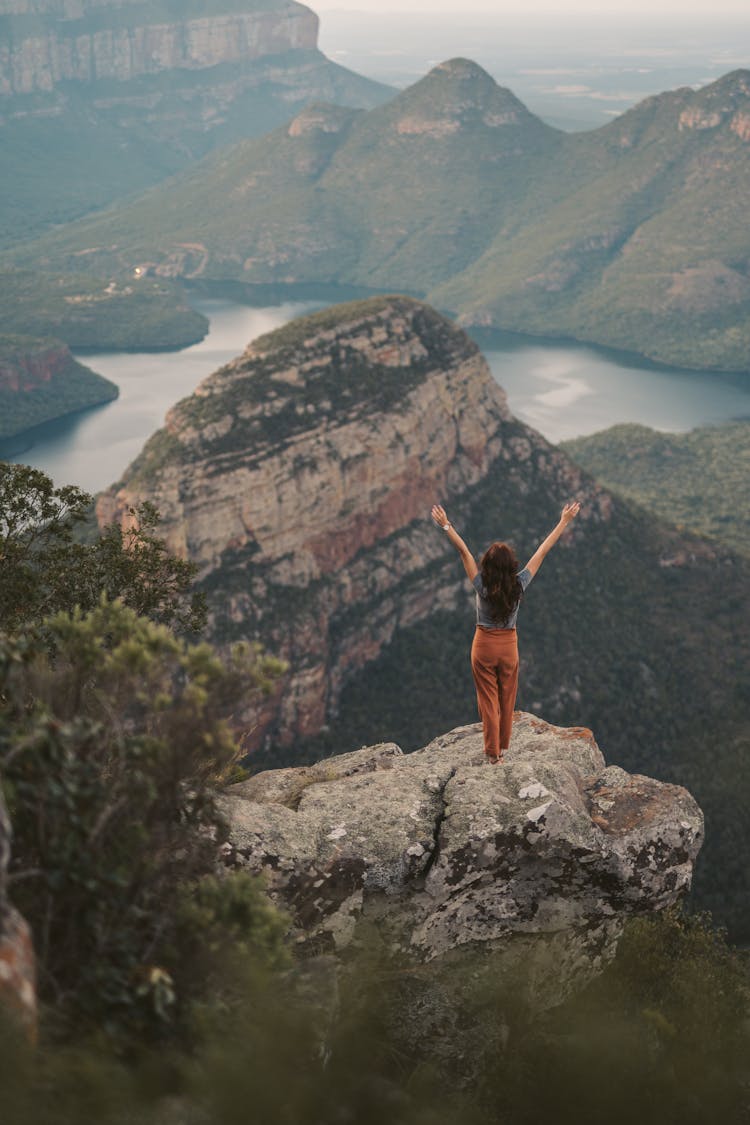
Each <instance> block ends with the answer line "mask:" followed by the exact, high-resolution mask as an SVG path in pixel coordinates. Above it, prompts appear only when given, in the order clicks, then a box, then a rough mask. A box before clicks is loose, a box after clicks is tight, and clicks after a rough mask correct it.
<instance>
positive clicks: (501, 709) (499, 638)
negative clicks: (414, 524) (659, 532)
mask: <svg viewBox="0 0 750 1125" xmlns="http://www.w3.org/2000/svg"><path fill="white" fill-rule="evenodd" d="M580 509H581V505H580V503H578V502H577V501H574V502H573V503H571V504H566V505H565V507H564V508H563V510H562V514H561V516H560V520H559V523H558V524H557V527H555V529H554V530H553V531H551V532H550V534H549V535H548V536H547V538H546V539H545V540H544V542H543V543H541V544H540V546H539V547H538V548H537V549H536V551H535V552H534V554H533V555H532V556H531V558H530V559H529V561H528V562H527V563H526V566H525V567H524V568H523V570H519V569H518V559H517V558H516V556H515V553H514V552H513V549H512V548H511V547H509V546H508V544H507V543H499V542H498V543H493V544H491V546H489V547H488V548H487V550H486V551H485V552H484V554H483V555H482V558H481V560H480V563H479V566H477V564H476V561H475V559H474V556H473V555H472V553H471V551H470V550H469V548H468V547H467V546H466V544H465V543H464V541H463V539H462V538H461V536H460V535H459V534H458V532H457V531H456V529H455V528H454V527H453V525H452V524H451V523H449V521H448V517H447V516H446V514H445V509H444V508H441V507H440V505H439V504H435V506H434V507H433V509H432V518H433V520H434V521H435V523H436V524H437V525H438V527H441V528H442V529H443V531H445V532H446V534H447V535H448V538H449V539H450V541H451V543H452V544H453V546H454V547H455V548H456V550H457V551H458V553H459V555H460V556H461V562H462V563H463V564H464V570H465V571H466V574H467V576H468V578H469V581H470V582H471V584H472V586H473V587H474V589H475V590H476V594H477V628H476V632H475V634H474V643H473V644H472V646H471V670H472V673H473V675H474V684H475V685H476V689H477V704H478V706H479V715H480V718H481V720H482V729H483V731H484V753H485V757H486V758H487V761H488V762H491V763H492V764H493V765H495V764H497V762H502V760H503V754H504V752H505V751H506V750H507V749H508V747H509V746H510V732H511V728H512V726H513V710H514V708H515V705H516V692H517V691H518V639H517V636H516V618H517V617H518V606H519V604H520V601H521V597H522V595H523V592H524V590H525V589H526V587H527V586H528V584H529V582H531V579H532V578H533V577H534V575H535V574H536V572H537V571H538V570H539V567H540V566H541V565H542V563H543V562H544V559H545V557H546V555H547V554H548V552H549V551H550V550H551V549H552V548H553V547H554V545H555V543H556V542H557V540H558V539H559V538H560V536H561V535H562V533H563V532H564V531H565V528H566V527H567V526H568V524H569V523H571V522H572V521H573V520H574V519H575V518H576V516H577V515H578V513H579V511H580Z"/></svg>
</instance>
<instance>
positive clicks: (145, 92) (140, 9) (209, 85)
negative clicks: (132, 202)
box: [0, 0, 392, 245]
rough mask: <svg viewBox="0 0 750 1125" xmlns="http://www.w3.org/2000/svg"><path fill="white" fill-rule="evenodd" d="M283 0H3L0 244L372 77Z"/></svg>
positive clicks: (356, 102)
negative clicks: (323, 41) (334, 53)
mask: <svg viewBox="0 0 750 1125" xmlns="http://www.w3.org/2000/svg"><path fill="white" fill-rule="evenodd" d="M318 28H319V21H318V17H317V15H316V14H315V13H314V12H313V11H311V10H310V8H308V7H306V6H305V5H303V4H298V3H295V2H294V0H148V2H147V3H144V2H143V0H96V2H92V0H0V150H1V151H2V157H3V158H2V161H1V162H0V245H3V243H6V244H7V243H11V242H17V241H19V239H20V238H22V237H24V235H25V236H26V237H32V236H33V235H34V234H35V233H37V232H38V231H40V230H43V229H45V228H46V227H49V226H51V225H53V224H59V223H60V222H65V221H68V220H71V219H74V218H76V217H78V216H80V215H83V214H86V213H87V212H89V211H91V210H93V209H96V208H100V207H103V206H106V205H107V204H108V203H111V202H112V201H113V200H115V199H118V198H121V197H123V196H126V195H132V194H134V193H135V192H137V191H141V190H143V189H144V188H145V187H148V186H150V185H151V184H153V183H156V182H158V181H159V180H161V179H163V178H164V177H166V176H168V175H170V174H172V173H174V172H176V171H179V170H180V169H182V168H185V167H188V166H190V165H191V164H192V163H194V162H195V161H196V160H198V159H200V157H202V156H203V155H205V153H206V152H209V151H211V150H212V149H214V148H216V147H218V146H220V145H226V144H230V143H233V142H236V141H238V140H240V139H242V138H244V137H248V136H259V135H261V134H262V133H265V132H267V131H268V130H269V129H272V128H274V127H275V126H277V125H279V124H281V123H282V122H284V121H288V120H289V119H290V118H291V117H292V116H294V114H295V112H297V111H299V110H300V109H301V108H302V107H303V106H304V105H306V104H308V103H309V102H311V101H312V100H314V99H316V98H317V99H326V100H328V101H332V102H336V103H341V104H344V105H353V106H368V107H369V106H373V105H376V104H378V102H381V101H383V100H384V99H385V98H388V97H390V96H391V93H392V91H391V90H390V89H389V88H388V87H387V86H383V85H382V84H380V83H378V82H373V81H372V80H370V79H367V78H363V77H361V76H360V75H357V74H354V73H353V72H352V71H349V70H347V69H346V68H345V67H342V66H339V65H338V64H336V63H333V62H331V60H329V59H327V58H326V57H325V55H323V54H322V52H320V51H319V50H318V47H317V40H318Z"/></svg>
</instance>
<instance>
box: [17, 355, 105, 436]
mask: <svg viewBox="0 0 750 1125" xmlns="http://www.w3.org/2000/svg"><path fill="white" fill-rule="evenodd" d="M116 396H117V387H115V385H114V383H111V382H110V381H109V379H104V378H103V377H102V376H101V375H97V374H96V373H95V372H94V371H90V370H89V368H88V367H83V366H82V365H81V364H80V363H77V362H76V360H75V359H74V358H73V356H72V355H71V353H70V351H69V350H68V348H67V347H66V346H65V345H64V344H61V343H60V342H59V341H56V340H36V339H33V338H31V337H25V336H2V335H0V438H6V437H10V436H12V435H13V434H17V433H19V432H21V431H22V430H26V429H29V428H30V427H31V426H36V425H39V423H41V422H47V421H49V420H50V419H51V418H57V417H59V416H60V415H62V414H68V413H70V412H71V411H74V410H82V409H83V408H84V407H87V406H95V405H98V404H99V403H103V402H109V401H110V400H111V399H113V398H115V397H116Z"/></svg>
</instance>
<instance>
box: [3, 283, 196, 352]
mask: <svg viewBox="0 0 750 1125" xmlns="http://www.w3.org/2000/svg"><path fill="white" fill-rule="evenodd" d="M0 287H2V292H3V301H2V305H1V306H0V333H12V334H15V335H18V334H22V335H27V336H42V335H47V334H50V335H54V336H55V337H57V338H58V339H60V340H63V341H64V342H65V343H66V344H67V345H68V346H69V347H71V348H82V349H96V348H107V349H117V348H122V349H124V350H129V349H134V350H136V349H139V348H142V349H144V350H148V349H153V350H158V349H164V348H181V347H185V346H187V345H188V344H195V343H197V342H198V341H199V340H202V339H203V337H204V336H205V334H206V331H207V330H208V321H207V320H206V318H205V317H204V316H202V315H201V314H200V313H197V312H195V311H194V310H193V309H191V308H189V307H188V306H187V304H186V303H185V298H184V296H183V295H182V293H181V291H180V290H179V288H178V287H177V286H175V285H173V284H172V283H170V282H166V281H153V280H150V279H149V278H138V279H136V278H135V277H134V276H133V275H132V273H131V275H130V276H129V277H125V278H123V277H117V278H112V277H110V278H108V279H107V280H100V279H97V278H96V277H91V276H88V275H86V274H52V273H41V272H39V271H36V270H8V271H4V272H0Z"/></svg>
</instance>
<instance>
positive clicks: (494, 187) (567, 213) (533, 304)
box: [14, 59, 750, 370]
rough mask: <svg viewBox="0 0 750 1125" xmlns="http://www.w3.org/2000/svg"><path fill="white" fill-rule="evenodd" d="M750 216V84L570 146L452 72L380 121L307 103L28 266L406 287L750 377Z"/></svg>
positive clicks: (649, 110)
mask: <svg viewBox="0 0 750 1125" xmlns="http://www.w3.org/2000/svg"><path fill="white" fill-rule="evenodd" d="M749 213H750V71H748V70H738V71H734V72H732V73H730V74H727V75H725V76H724V77H723V78H721V79H719V80H718V81H717V82H714V83H712V84H711V85H710V86H706V87H705V88H703V89H701V90H698V91H694V90H692V89H689V88H681V89H678V90H674V91H670V92H667V93H664V94H661V95H658V96H656V97H651V98H648V99H646V100H645V101H644V102H642V103H640V104H639V105H637V106H635V107H634V108H633V109H631V110H629V111H628V112H627V113H625V114H623V116H622V117H620V118H617V119H616V120H614V121H613V122H611V123H610V124H608V125H605V126H604V127H602V128H600V129H596V130H593V131H591V132H586V133H577V134H567V133H563V132H561V131H560V130H557V129H553V128H552V127H550V126H548V125H546V124H545V123H544V122H542V121H541V120H540V119H539V118H538V117H536V116H535V115H534V114H532V113H530V112H529V111H528V110H527V109H526V108H525V107H524V106H523V104H522V103H521V102H520V101H519V100H518V99H517V98H516V97H515V96H514V95H513V94H512V93H511V91H509V90H506V89H504V88H502V87H500V86H498V85H497V83H495V81H494V80H493V79H492V78H491V76H490V75H489V74H487V73H486V72H485V71H484V70H483V69H482V68H481V67H479V66H477V64H475V63H472V62H471V61H469V60H466V59H451V60H448V61H447V62H444V63H441V64H440V65H439V66H436V67H435V68H433V70H431V71H430V73H429V74H427V75H426V76H425V77H424V78H423V79H421V80H420V81H419V82H417V83H416V84H415V85H414V86H412V87H410V88H409V89H407V90H405V91H403V92H402V93H400V94H399V95H398V96H397V97H395V98H393V99H392V100H391V101H389V102H386V103H385V104H383V105H380V106H377V107H376V108H374V109H371V110H369V111H366V112H362V111H359V112H357V111H348V112H347V111H341V110H340V109H336V108H328V107H325V106H321V107H317V108H316V109H315V110H313V111H311V110H306V111H304V112H303V114H302V115H301V116H299V117H297V118H296V119H295V120H294V121H293V122H292V123H291V125H288V126H284V127H283V128H282V129H279V130H276V131H275V132H274V133H271V134H269V135H268V136H266V137H263V138H259V139H258V140H253V141H247V142H243V143H241V144H240V145H237V146H235V147H234V148H231V149H229V150H226V151H223V152H221V153H220V154H217V155H215V156H210V157H208V158H207V159H206V160H205V161H204V162H203V163H202V164H201V165H200V166H198V167H197V168H195V169H193V170H191V171H190V172H188V173H184V174H182V175H181V176H178V177H176V178H175V179H173V180H172V181H171V182H169V183H167V184H164V185H161V186H160V187H158V188H156V189H154V190H153V191H151V192H149V193H148V194H147V195H144V196H143V197H141V199H139V200H137V201H135V202H134V203H132V204H130V205H129V206H122V207H118V208H116V209H113V210H112V211H110V212H108V213H105V214H101V215H99V216H96V217H93V218H92V219H90V220H86V221H83V222H81V223H78V224H76V225H73V226H70V227H68V228H66V229H64V230H62V231H60V232H56V233H55V234H54V235H50V236H49V237H46V238H44V239H42V240H40V241H38V242H36V243H33V244H30V245H29V246H28V247H26V246H24V247H22V248H20V249H19V250H18V251H17V252H16V253H15V255H14V260H15V261H17V262H21V263H25V264H28V263H29V262H30V261H32V260H33V261H36V262H39V261H42V262H44V263H46V268H50V269H60V270H76V269H81V267H82V265H83V263H86V269H94V268H95V269H96V270H98V271H102V272H103V273H104V274H110V273H111V274H113V275H114V274H117V273H118V272H121V271H123V270H124V271H127V272H131V271H132V270H133V269H135V268H136V267H138V268H141V269H142V271H143V273H144V274H154V275H156V276H162V277H174V278H201V279H206V280H229V279H231V280H235V281H242V282H248V283H281V284H290V283H335V284H350V285H356V286H362V287H370V288H372V289H378V290H389V289H397V290H400V291H407V292H411V293H413V294H415V295H418V296H426V297H428V299H430V300H431V301H432V302H433V303H435V304H437V305H438V307H440V308H443V309H446V310H452V311H453V312H455V313H456V314H458V315H459V317H460V319H461V321H462V323H464V324H473V325H487V326H497V327H501V328H505V329H512V330H517V331H521V332H526V333H531V334H536V335H542V336H544V335H555V336H568V337H573V338H576V339H580V340H588V341H592V342H596V343H600V344H606V345H609V346H613V347H617V348H623V349H627V350H630V351H635V352H639V353H641V354H643V355H646V356H649V357H651V358H653V359H657V360H660V361H662V362H665V363H671V364H678V365H682V366H687V367H694V368H703V369H732V370H744V369H746V368H747V366H748V355H749V354H750V224H748V222H747V215H748V214H749Z"/></svg>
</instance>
